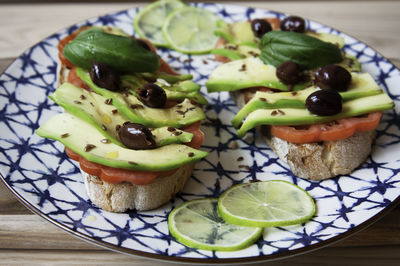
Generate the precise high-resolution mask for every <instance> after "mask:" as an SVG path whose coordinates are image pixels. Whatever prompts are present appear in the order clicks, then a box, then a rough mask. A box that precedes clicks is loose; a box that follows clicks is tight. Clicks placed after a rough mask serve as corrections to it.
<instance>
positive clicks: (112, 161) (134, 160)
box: [36, 113, 207, 171]
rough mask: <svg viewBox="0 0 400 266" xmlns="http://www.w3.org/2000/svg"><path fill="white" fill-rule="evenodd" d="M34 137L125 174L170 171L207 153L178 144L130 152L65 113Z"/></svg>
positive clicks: (51, 121)
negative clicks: (39, 137) (56, 143)
mask: <svg viewBox="0 0 400 266" xmlns="http://www.w3.org/2000/svg"><path fill="white" fill-rule="evenodd" d="M36 134H37V135H39V136H41V137H44V138H49V139H54V140H57V141H59V142H61V143H62V144H64V145H65V146H66V147H67V148H69V149H71V150H73V151H74V152H76V153H78V154H79V155H81V156H83V157H84V158H86V159H87V160H89V161H91V162H95V163H99V164H102V165H106V166H110V167H115V168H121V169H128V170H140V171H164V170H171V169H176V168H178V167H180V166H182V165H184V164H188V163H192V162H196V161H198V160H200V159H202V158H204V157H205V156H207V152H204V151H200V150H196V149H193V148H191V147H189V146H186V145H181V144H171V145H166V146H162V147H159V148H156V149H152V150H132V149H128V148H123V147H121V146H118V145H116V144H114V143H111V142H108V143H106V142H104V141H103V140H104V136H103V135H102V134H101V133H100V132H99V131H98V130H97V129H96V128H94V127H93V126H92V125H90V124H89V123H86V122H85V121H83V120H81V119H79V118H77V117H76V116H73V115H71V114H69V113H62V114H58V115H55V116H52V117H51V118H50V119H49V120H48V121H47V122H46V123H44V124H43V125H42V126H41V127H40V128H39V129H37V130H36Z"/></svg>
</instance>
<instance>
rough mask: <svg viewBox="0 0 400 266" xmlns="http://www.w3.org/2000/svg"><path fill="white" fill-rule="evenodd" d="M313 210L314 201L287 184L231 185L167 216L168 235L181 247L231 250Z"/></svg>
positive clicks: (306, 217) (309, 215) (304, 218)
mask: <svg viewBox="0 0 400 266" xmlns="http://www.w3.org/2000/svg"><path fill="white" fill-rule="evenodd" d="M315 211H316V207H315V203H314V200H313V199H312V198H311V196H310V195H309V194H308V193H307V192H306V191H304V190H303V189H301V188H300V187H298V186H296V185H293V184H291V183H289V182H286V181H280V180H271V181H264V182H254V183H243V184H238V185H234V186H232V187H231V188H229V189H228V190H226V191H225V192H224V193H222V195H221V196H220V197H219V198H218V199H216V198H205V199H195V200H191V201H187V202H185V203H183V204H181V205H180V206H178V207H176V208H175V209H173V210H172V212H171V213H170V214H169V216H168V228H169V230H170V232H171V234H172V235H173V236H174V237H175V239H177V240H178V241H179V242H181V243H182V244H184V245H186V246H188V247H193V248H200V249H205V250H215V251H234V250H239V249H243V248H246V247H248V246H250V245H251V244H253V243H254V242H255V241H257V240H258V238H260V236H261V235H262V232H263V228H264V227H272V226H285V225H294V224H301V223H304V222H306V221H308V220H309V219H311V218H312V217H313V216H314V214H315Z"/></svg>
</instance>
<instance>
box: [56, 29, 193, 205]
mask: <svg viewBox="0 0 400 266" xmlns="http://www.w3.org/2000/svg"><path fill="white" fill-rule="evenodd" d="M87 28H88V27H84V28H81V29H78V31H81V30H83V29H87ZM103 29H104V30H105V31H106V32H110V33H112V32H113V29H112V28H107V27H105V28H103ZM69 72H70V70H69V69H68V67H66V66H65V65H63V64H62V63H60V64H58V69H57V80H58V85H61V84H63V83H65V82H67V81H68V74H69ZM193 168H194V164H193V163H192V164H186V165H182V166H181V167H180V168H179V169H178V170H177V171H176V172H175V173H174V174H172V175H170V176H166V177H160V178H156V179H155V180H154V181H153V182H152V183H151V184H149V185H134V184H132V183H129V182H123V183H119V184H112V183H109V182H105V181H103V180H101V178H100V177H98V176H94V175H89V174H88V173H86V172H84V171H83V170H82V169H81V173H82V176H83V179H84V181H85V187H86V192H87V194H88V196H89V199H90V201H91V202H92V203H93V204H95V205H96V206H97V207H99V208H101V209H103V210H106V211H111V212H125V211H127V210H131V209H132V210H133V209H136V210H138V211H146V210H151V209H155V208H158V207H160V206H161V205H163V204H165V203H167V202H168V201H169V200H170V199H172V198H173V197H174V196H175V195H176V194H177V193H178V192H180V191H181V190H182V189H183V187H184V186H185V183H186V181H187V180H188V179H189V177H190V176H191V174H192V172H193Z"/></svg>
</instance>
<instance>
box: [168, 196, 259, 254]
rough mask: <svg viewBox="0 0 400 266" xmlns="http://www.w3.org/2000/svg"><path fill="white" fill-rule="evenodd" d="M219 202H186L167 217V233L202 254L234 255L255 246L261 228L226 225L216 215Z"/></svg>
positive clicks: (203, 200)
mask: <svg viewBox="0 0 400 266" xmlns="http://www.w3.org/2000/svg"><path fill="white" fill-rule="evenodd" d="M217 206H218V199H214V198H206V199H197V200H191V201H188V202H186V203H184V204H182V205H180V206H179V207H177V208H175V209H174V210H173V211H172V212H171V213H170V214H169V216H168V227H169V231H170V233H171V235H172V236H174V237H175V239H176V240H177V241H179V242H181V243H182V244H184V245H186V246H188V247H192V248H199V249H205V250H215V251H234V250H239V249H242V248H245V247H247V246H249V245H251V244H252V243H254V242H255V241H256V240H257V239H258V238H259V237H260V236H261V234H262V231H263V230H262V228H258V227H241V226H237V225H231V224H228V223H226V222H225V221H224V220H223V219H222V218H221V217H220V216H219V215H218V207H217Z"/></svg>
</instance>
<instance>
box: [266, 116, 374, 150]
mask: <svg viewBox="0 0 400 266" xmlns="http://www.w3.org/2000/svg"><path fill="white" fill-rule="evenodd" d="M381 117H382V112H374V113H369V114H368V115H367V116H359V117H349V118H343V119H339V120H337V121H334V122H330V123H324V124H315V125H310V126H308V127H302V128H299V127H293V126H271V133H272V134H273V135H274V136H276V137H278V138H280V139H283V140H286V141H288V142H291V143H297V144H302V143H312V142H319V141H332V140H340V139H345V138H348V137H350V136H352V135H354V134H355V133H356V132H361V131H367V130H373V129H375V128H376V127H377V126H378V124H379V121H380V120H381Z"/></svg>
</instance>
